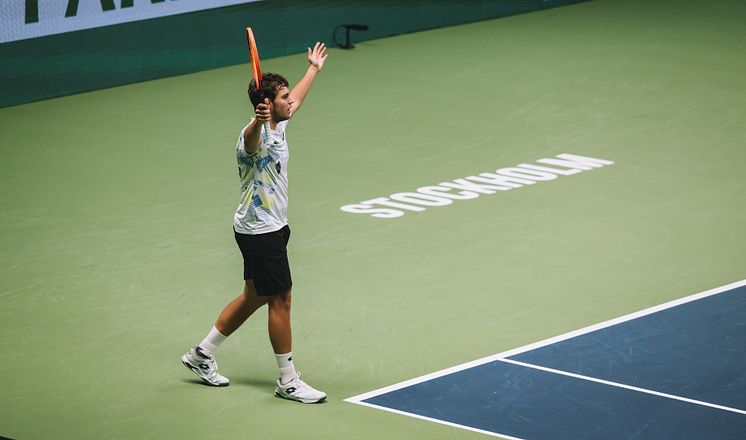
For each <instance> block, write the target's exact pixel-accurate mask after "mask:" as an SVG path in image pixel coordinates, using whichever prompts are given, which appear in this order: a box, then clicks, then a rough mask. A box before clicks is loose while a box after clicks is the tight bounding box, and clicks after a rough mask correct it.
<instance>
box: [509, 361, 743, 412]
mask: <svg viewBox="0 0 746 440" xmlns="http://www.w3.org/2000/svg"><path fill="white" fill-rule="evenodd" d="M500 362H505V363H508V364H513V365H519V366H521V367H526V368H533V369H534V370H541V371H546V372H548V373H554V374H560V375H562V376H569V377H572V378H575V379H581V380H587V381H590V382H596V383H601V384H604V385H610V386H612V387H617V388H624V389H625V390H631V391H637V392H640V393H645V394H652V395H654V396H659V397H665V398H668V399H674V400H681V401H682V402H687V403H693V404H695V405H702V406H709V407H710V408H715V409H722V410H723V411H731V412H734V413H738V414H744V415H746V411H744V410H742V409H736V408H731V407H729V406H722V405H716V404H714V403H709V402H703V401H701V400H695V399H689V398H686V397H681V396H677V395H674V394H667V393H661V392H659V391H653V390H648V389H646V388H639V387H633V386H632V385H625V384H623V383H618V382H612V381H610V380H604V379H597V378H595V377H590V376H583V375H582V374H575V373H569V372H567V371H562V370H555V369H554V368H547V367H542V366H541V365H534V364H528V363H526V362H520V361H514V360H512V359H501V360H500Z"/></svg>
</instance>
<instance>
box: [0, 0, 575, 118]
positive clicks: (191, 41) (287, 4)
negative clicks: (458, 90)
mask: <svg viewBox="0 0 746 440" xmlns="http://www.w3.org/2000/svg"><path fill="white" fill-rule="evenodd" d="M16 1H19V0H16ZM579 1H581V0H492V1H488V0H473V1H455V0H452V1H432V0H430V1H411V2H400V1H392V0H385V1H359V2H346V1H340V0H327V1H310V2H309V1H300V0H278V1H273V0H269V1H260V2H256V3H248V4H243V5H237V6H229V7H224V8H218V9H211V10H206V11H200V12H194V13H188V14H181V15H175V16H169V17H162V18H156V19H150V20H144V21H136V22H130V23H124V24H119V25H114V26H108V27H103V28H95V29H87V30H83V31H77V32H69V33H66V34H59V35H52V36H47V37H41V38H34V39H29V40H22V41H15V42H9V43H4V44H0V60H2V63H0V83H1V84H2V85H3V86H2V89H1V90H0V107H7V106H11V105H17V104H22V103H26V102H32V101H37V100H41V99H46V98H52V97H56V96H64V95H69V94H73V93H79V92H85V91H90V90H96V89H101V88H106V87H112V86H117V85H122V84H128V83H133V82H139V81H145V80H150V79H155V78H162V77H167V76H172V75H179V74H184V73H190V72H196V71H199V70H205V69H212V68H216V67H222V66H228V65H233V64H240V63H245V62H247V58H248V56H247V52H246V47H245V38H244V36H243V29H244V27H246V26H249V25H250V26H252V27H253V28H254V31H255V34H256V36H257V39H258V40H259V46H260V55H261V56H262V58H265V59H266V58H272V57H277V56H281V55H287V54H292V53H298V52H302V51H304V50H305V49H306V47H307V46H308V45H309V44H311V43H313V42H315V41H317V40H320V41H323V42H325V43H327V44H328V45H332V44H333V39H334V36H333V34H334V30H335V28H337V26H338V25H340V24H345V23H362V24H367V25H368V26H369V29H368V31H365V32H361V31H353V32H352V33H351V40H352V42H353V44H354V43H355V42H359V41H363V40H370V39H376V38H382V37H387V36H392V35H397V34H404V33H409V32H415V31H420V30H424V29H432V28H437V27H442V26H451V25H456V24H461V23H468V22H474V21H479V20H485V19H490V18H497V17H501V16H507V15H512V14H519V13H524V12H529V11H533V10H538V9H547V8H551V7H555V6H561V5H565V4H569V3H577V2H579ZM336 34H337V35H336V36H337V39H338V40H339V41H340V42H341V41H343V40H344V38H345V35H344V30H338V32H337V33H336Z"/></svg>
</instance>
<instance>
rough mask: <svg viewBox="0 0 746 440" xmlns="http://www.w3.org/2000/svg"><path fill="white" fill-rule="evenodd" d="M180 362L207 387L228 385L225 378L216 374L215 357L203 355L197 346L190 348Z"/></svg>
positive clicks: (216, 364) (228, 381)
mask: <svg viewBox="0 0 746 440" xmlns="http://www.w3.org/2000/svg"><path fill="white" fill-rule="evenodd" d="M181 362H182V363H183V364H184V366H186V367H187V368H189V369H190V370H192V371H193V372H194V374H196V375H197V376H199V377H200V378H201V379H202V382H204V383H206V384H207V385H212V386H214V387H224V386H228V384H229V383H230V380H228V378H227V377H225V376H221V375H219V374H218V363H217V361H215V357H214V356H208V355H206V354H205V353H203V352H202V349H201V348H199V346H197V347H192V348H191V349H190V350H189V352H187V354H185V355H184V356H182V357H181Z"/></svg>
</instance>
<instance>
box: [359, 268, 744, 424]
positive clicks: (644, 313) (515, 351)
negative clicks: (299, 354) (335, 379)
mask: <svg viewBox="0 0 746 440" xmlns="http://www.w3.org/2000/svg"><path fill="white" fill-rule="evenodd" d="M742 286H746V279H744V280H741V281H736V282H734V283H730V284H726V285H724V286H720V287H716V288H714V289H710V290H705V291H704V292H700V293H695V294H693V295H689V296H686V297H684V298H679V299H677V300H673V301H669V302H667V303H663V304H660V305H657V306H653V307H650V308H647V309H644V310H640V311H639V312H634V313H630V314H628V315H624V316H621V317H619V318H615V319H611V320H608V321H604V322H601V323H599V324H595V325H591V326H588V327H585V328H582V329H579V330H575V331H572V332H569V333H565V334H563V335H560V336H555V337H553V338H549V339H545V340H543V341H540V342H536V343H534V344H530V345H525V346H523V347H519V348H515V349H513V350H509V351H504V352H502V353H498V354H494V355H492V356H488V357H484V358H482V359H477V360H474V361H471V362H466V363H464V364H461V365H456V366H454V367H450V368H446V369H444V370H440V371H436V372H434V373H430V374H426V375H424V376H420V377H416V378H414V379H410V380H406V381H404V382H399V383H397V384H394V385H390V386H387V387H384V388H379V389H377V390H374V391H370V392H368V393H364V394H360V395H357V396H353V397H349V398H347V399H345V402H350V403H357V404H360V405H365V406H371V407H376V408H381V407H378V406H375V405H370V404H366V403H364V402H363V401H364V400H367V399H370V398H372V397H376V396H380V395H381V394H386V393H389V392H391V391H396V390H400V389H402V388H406V387H409V386H412V385H416V384H418V383H422V382H426V381H428V380H432V379H436V378H438V377H442V376H447V375H449V374H452V373H456V372H459V371H462V370H466V369H469V368H473V367H476V366H479V365H483V364H487V363H489V362H495V361H506V359H505V358H507V357H510V356H515V355H517V354H520V353H525V352H527V351H531V350H535V349H537V348H541V347H545V346H547V345H551V344H555V343H557V342H561V341H564V340H566V339H570V338H574V337H576V336H580V335H584V334H586V333H590V332H594V331H596V330H601V329H604V328H607V327H611V326H613V325H616V324H621V323H623V322H627V321H631V320H633V319H637V318H641V317H643V316H647V315H651V314H653V313H657V312H660V311H663V310H666V309H670V308H672V307H676V306H680V305H682V304H686V303H688V302H692V301H696V300H699V299H703V298H706V297H708V296H712V295H717V294H718V293H722V292H727V291H729V290H733V289H737V288H739V287H742ZM381 409H384V408H381ZM389 411H391V412H397V411H392V410H390V409H389ZM398 413H400V414H405V415H412V414H409V413H405V412H398Z"/></svg>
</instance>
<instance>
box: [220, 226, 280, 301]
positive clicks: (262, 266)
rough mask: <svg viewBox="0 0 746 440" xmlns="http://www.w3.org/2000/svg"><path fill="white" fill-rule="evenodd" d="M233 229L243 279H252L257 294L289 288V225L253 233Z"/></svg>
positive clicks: (270, 293) (264, 294)
mask: <svg viewBox="0 0 746 440" xmlns="http://www.w3.org/2000/svg"><path fill="white" fill-rule="evenodd" d="M233 232H234V233H235V235H236V243H238V248H239V249H241V255H243V279H244V280H247V281H248V280H253V282H254V287H256V293H257V295H259V296H273V295H278V294H281V293H285V292H287V291H288V290H290V288H291V287H292V286H293V280H292V279H291V278H290V263H289V262H288V251H287V245H288V241H289V240H290V227H289V226H285V227H284V228H282V229H280V230H279V231H275V232H268V233H266V234H257V235H247V234H239V233H238V232H235V231H233Z"/></svg>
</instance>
